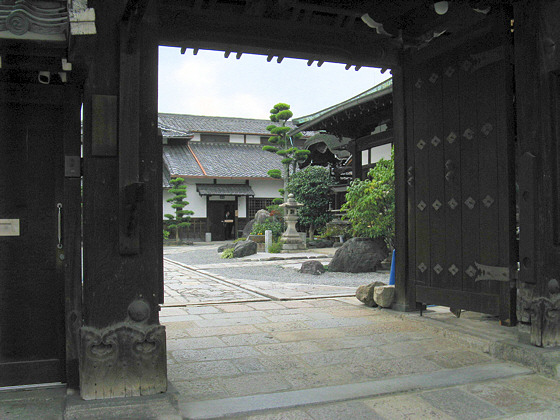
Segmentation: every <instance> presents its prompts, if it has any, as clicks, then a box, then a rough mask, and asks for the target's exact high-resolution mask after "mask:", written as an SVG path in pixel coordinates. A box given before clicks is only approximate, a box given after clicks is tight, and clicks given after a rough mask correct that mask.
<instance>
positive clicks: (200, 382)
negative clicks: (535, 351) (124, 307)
mask: <svg viewBox="0 0 560 420" xmlns="http://www.w3.org/2000/svg"><path fill="white" fill-rule="evenodd" d="M161 315H162V318H161V319H162V322H163V323H164V324H165V325H166V328H167V337H168V363H169V365H168V375H169V379H170V381H171V382H172V383H173V385H174V387H175V389H176V390H177V399H178V407H179V410H180V412H181V413H182V415H183V416H185V418H193V419H195V418H219V417H225V418H251V419H284V418H286V419H331V418H332V419H344V418H348V419H350V418H351V419H354V418H364V419H370V418H371V419H376V418H386V419H395V418H407V419H409V418H410V419H412V418H418V419H420V418H438V419H440V418H441V419H453V418H456V419H479V418H560V384H559V383H558V382H557V381H554V380H552V379H547V378H545V377H544V376H539V375H536V374H533V373H532V371H531V370H529V369H527V368H525V367H522V366H520V365H517V364H514V363H504V362H502V361H500V360H497V359H495V358H492V357H490V356H489V355H487V354H485V353H484V352H483V351H481V349H480V348H476V346H473V345H472V343H470V342H469V341H468V340H463V339H461V338H458V337H455V336H453V337H449V338H446V337H445V336H444V335H443V334H441V333H440V332H438V330H437V328H435V327H433V326H432V325H431V324H430V323H429V320H428V322H426V321H425V320H419V319H414V318H413V317H412V316H406V317H405V316H400V315H399V314H398V313H394V312H393V311H390V310H380V309H372V308H368V307H365V306H363V305H362V304H360V303H359V302H357V301H356V300H355V299H354V298H335V299H332V298H331V299H308V300H299V301H269V302H247V303H230V304H220V305H200V306H189V307H186V308H164V309H162V313H161ZM178 317H182V318H181V319H182V320H179V318H178ZM416 317H417V318H419V317H418V315H416ZM516 416H518V417H516Z"/></svg>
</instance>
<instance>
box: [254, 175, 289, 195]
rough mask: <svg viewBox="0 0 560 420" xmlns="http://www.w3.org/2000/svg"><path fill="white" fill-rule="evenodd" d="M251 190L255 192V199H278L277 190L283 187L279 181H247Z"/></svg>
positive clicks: (282, 183)
mask: <svg viewBox="0 0 560 420" xmlns="http://www.w3.org/2000/svg"><path fill="white" fill-rule="evenodd" d="M249 184H250V185H251V188H252V189H253V191H254V192H255V198H277V197H278V198H280V193H279V192H278V190H279V189H280V188H283V187H284V182H283V181H282V180H281V179H271V180H270V181H268V180H266V181H265V180H260V179H257V180H252V181H249Z"/></svg>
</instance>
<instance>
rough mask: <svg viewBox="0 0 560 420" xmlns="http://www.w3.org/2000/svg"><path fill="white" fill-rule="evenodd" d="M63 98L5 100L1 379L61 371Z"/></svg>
mask: <svg viewBox="0 0 560 420" xmlns="http://www.w3.org/2000/svg"><path fill="white" fill-rule="evenodd" d="M63 126H64V124H63V111H62V107H61V106H52V105H50V106H41V105H30V104H21V103H8V104H6V103H4V104H0V218H1V219H18V220H19V223H20V234H19V236H4V237H0V255H1V256H2V258H0V384H2V385H18V384H23V383H40V382H56V381H62V380H63V379H64V372H63V369H64V346H65V340H64V277H63V266H62V264H60V263H59V262H58V261H57V243H58V210H57V203H58V202H62V193H61V185H62V179H63V161H64V158H63V155H62V144H63Z"/></svg>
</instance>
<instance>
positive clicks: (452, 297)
mask: <svg viewBox="0 0 560 420" xmlns="http://www.w3.org/2000/svg"><path fill="white" fill-rule="evenodd" d="M498 38H499V37H497V36H495V37H494V36H487V37H485V38H484V39H480V38H478V39H477V40H476V41H468V42H466V43H464V44H462V45H460V46H459V47H455V48H454V49H452V50H449V51H445V52H441V51H440V52H439V53H437V54H431V56H430V54H428V53H425V52H424V53H418V54H417V56H418V58H415V57H413V56H411V57H409V58H408V61H407V63H406V67H405V68H406V69H408V72H407V73H406V74H407V78H406V89H405V92H406V96H405V101H406V110H407V116H406V118H407V125H406V126H407V155H408V162H409V163H408V174H407V179H408V186H407V188H408V208H409V211H408V214H409V216H408V217H409V244H408V246H409V269H410V272H409V275H410V276H411V277H412V278H413V279H414V288H415V293H416V301H417V302H420V303H424V304H439V305H444V306H449V307H454V308H457V309H464V310H470V311H476V312H482V313H487V314H492V315H499V317H500V320H501V322H502V323H503V324H506V325H510V324H512V323H514V319H515V317H514V313H515V312H514V311H515V305H514V304H513V303H512V302H514V299H513V298H514V292H515V289H514V286H515V285H514V282H513V281H512V277H513V275H512V274H511V273H513V270H510V269H514V268H515V264H516V256H515V249H516V245H515V199H514V197H515V186H514V178H513V167H514V165H513V164H514V147H513V144H514V136H513V90H512V72H513V69H512V66H511V64H510V61H509V47H508V45H505V44H504V41H503V39H502V40H499V39H498ZM493 39H494V40H495V41H493ZM481 264H482V265H484V266H492V267H496V268H495V269H489V270H490V271H492V273H490V275H488V269H485V268H484V267H483V266H481ZM497 267H501V268H497Z"/></svg>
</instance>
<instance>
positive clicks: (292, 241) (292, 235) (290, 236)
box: [280, 194, 305, 252]
mask: <svg viewBox="0 0 560 420" xmlns="http://www.w3.org/2000/svg"><path fill="white" fill-rule="evenodd" d="M280 207H284V220H285V221H286V225H287V228H286V232H284V233H283V234H282V241H283V242H284V244H283V245H282V251H283V252H290V251H294V250H299V249H305V243H304V242H303V240H302V238H301V235H300V234H299V233H298V231H297V230H296V223H297V221H298V219H299V217H298V215H297V209H298V208H299V207H303V204H301V203H298V202H297V201H296V200H294V195H293V194H289V195H288V201H286V202H285V203H284V204H280Z"/></svg>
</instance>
